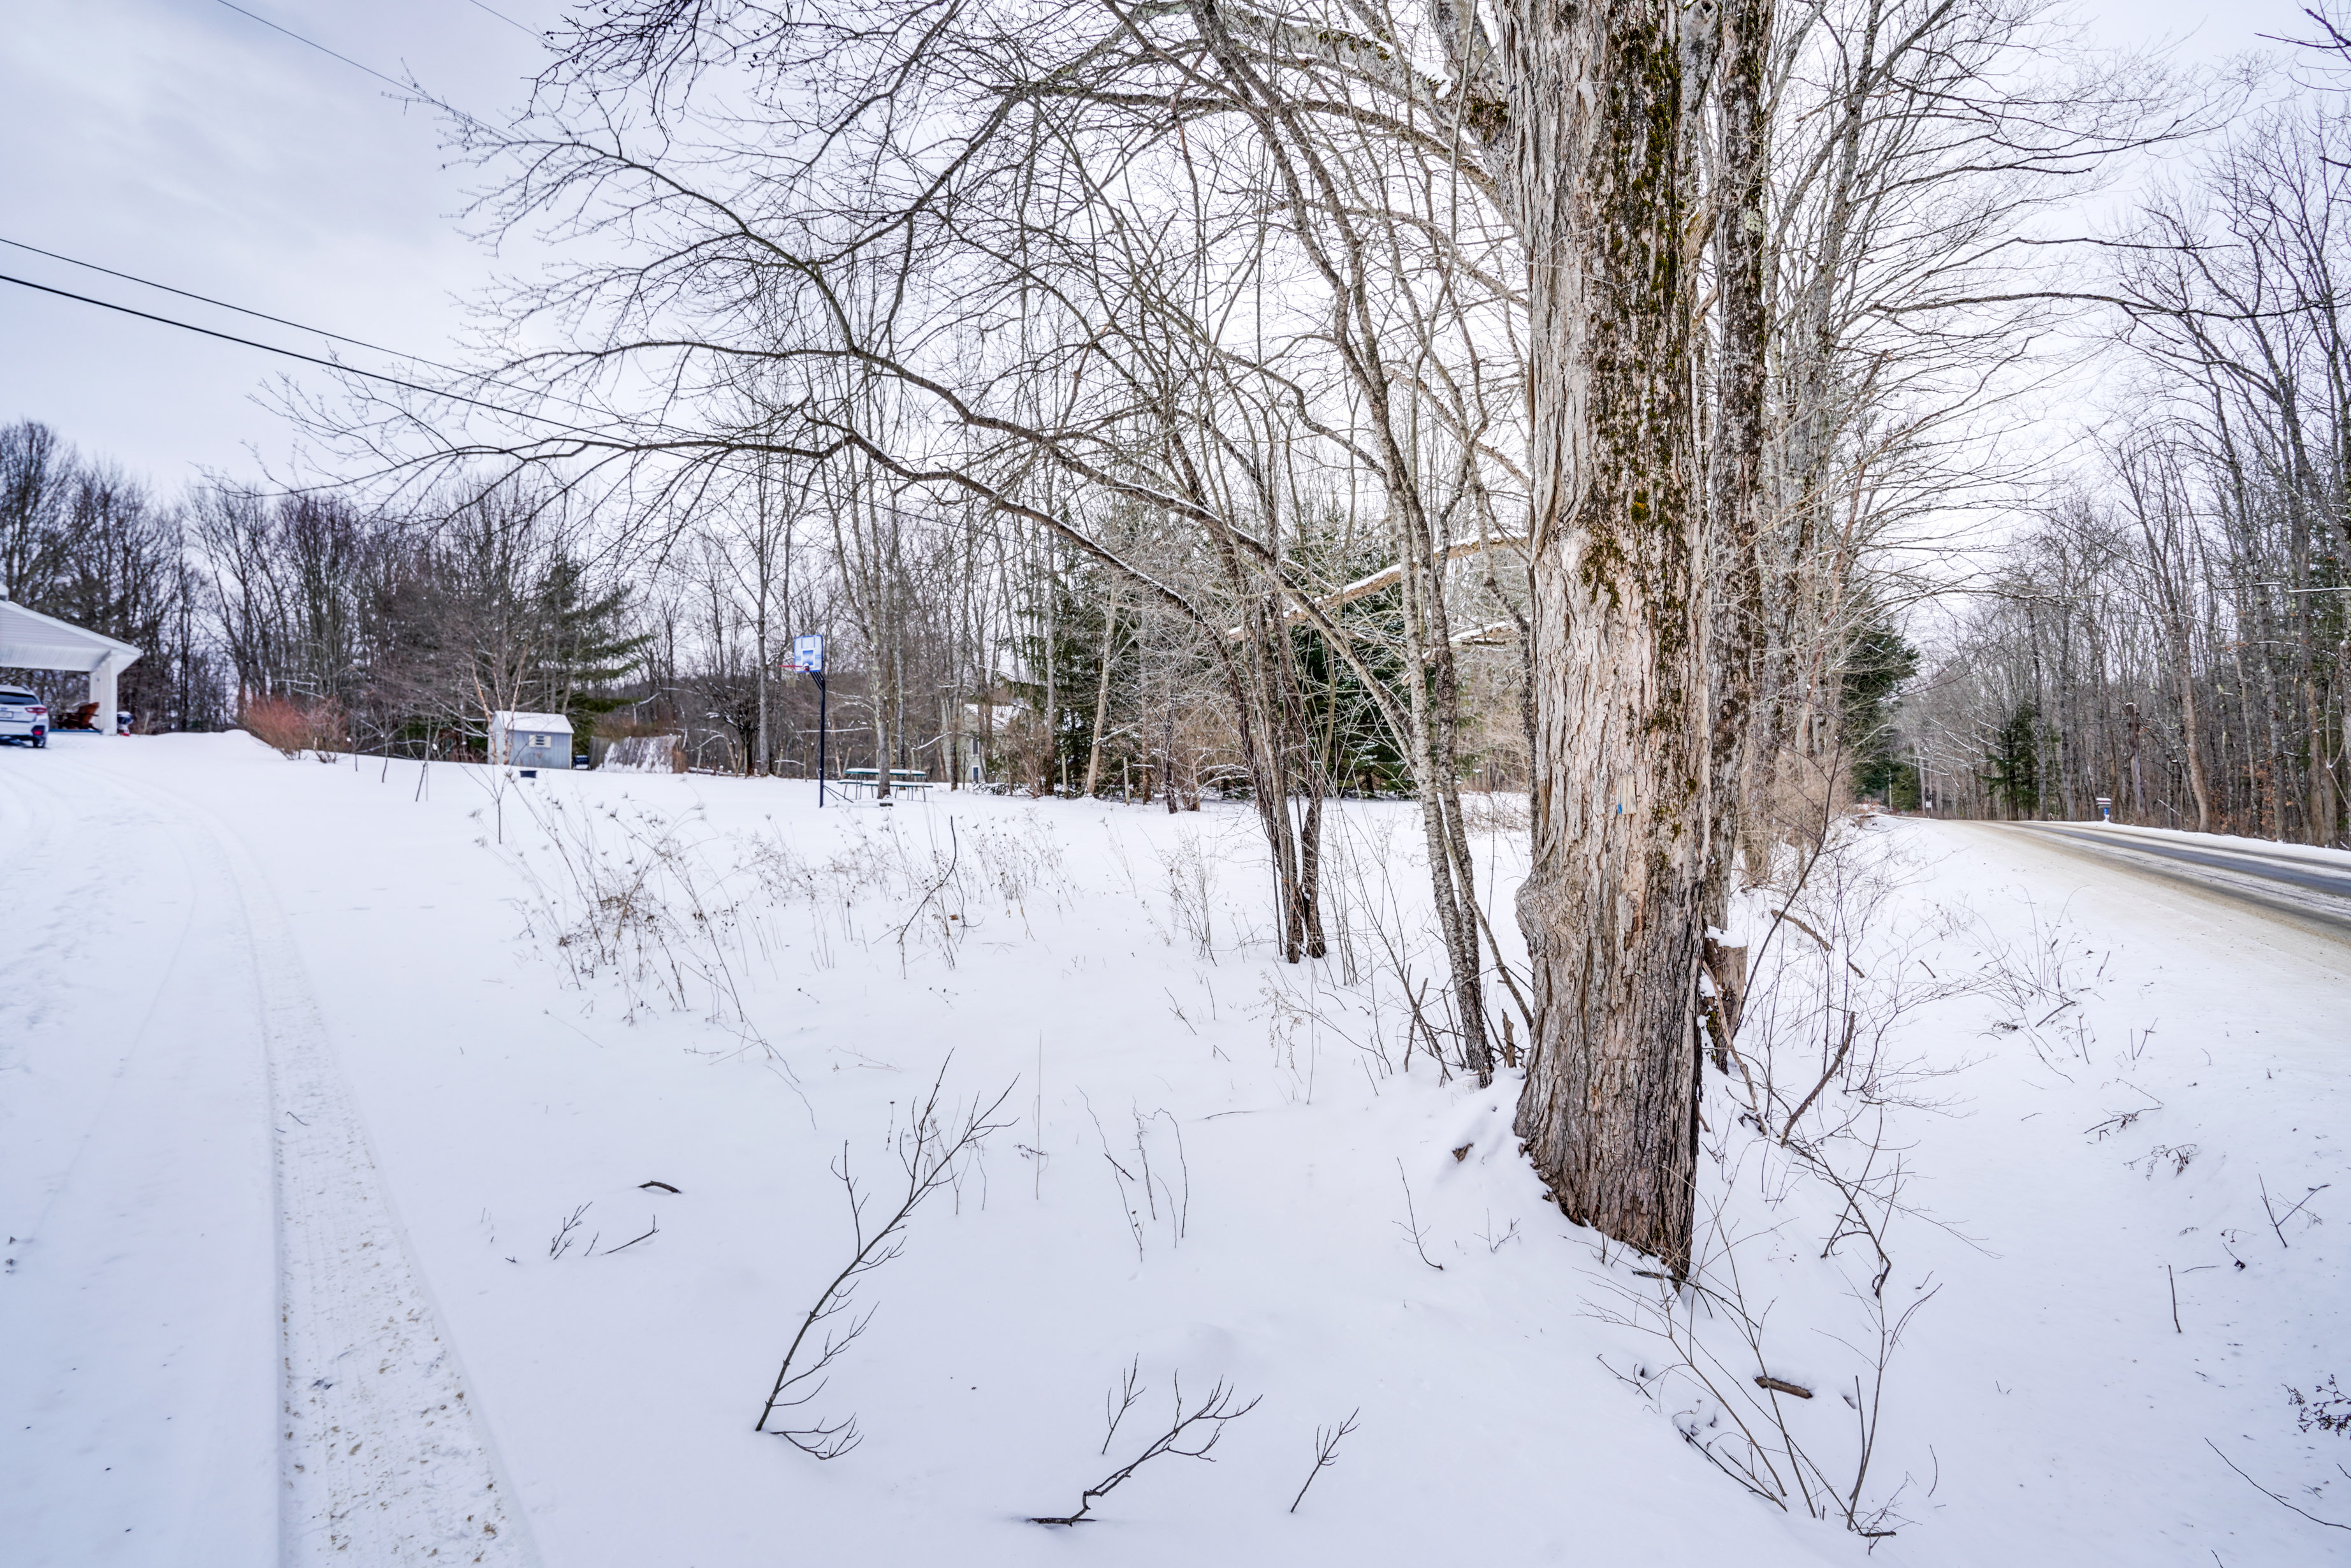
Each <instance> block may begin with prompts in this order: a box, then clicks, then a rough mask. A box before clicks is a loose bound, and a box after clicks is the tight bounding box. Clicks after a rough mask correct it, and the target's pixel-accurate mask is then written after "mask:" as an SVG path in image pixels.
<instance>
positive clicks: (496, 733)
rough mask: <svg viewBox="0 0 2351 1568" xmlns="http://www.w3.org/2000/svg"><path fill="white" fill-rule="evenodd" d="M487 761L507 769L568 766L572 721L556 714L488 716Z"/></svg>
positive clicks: (569, 762) (497, 714)
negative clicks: (488, 743)
mask: <svg viewBox="0 0 2351 1568" xmlns="http://www.w3.org/2000/svg"><path fill="white" fill-rule="evenodd" d="M490 762H491V764H492V765H493V766H495V767H506V768H569V767H570V766H571V721H570V720H569V719H568V718H566V717H564V716H562V715H561V714H559V713H494V714H492V715H490Z"/></svg>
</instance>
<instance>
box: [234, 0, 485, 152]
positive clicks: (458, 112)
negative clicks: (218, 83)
mask: <svg viewBox="0 0 2351 1568" xmlns="http://www.w3.org/2000/svg"><path fill="white" fill-rule="evenodd" d="M220 3H221V4H222V5H225V6H227V7H228V8H229V9H230V10H232V11H234V12H235V13H236V14H237V15H238V16H244V17H247V18H249V19H250V20H253V21H256V22H258V23H260V24H261V25H262V26H265V27H266V28H268V29H269V30H270V31H271V32H273V33H283V34H285V35H286V37H289V38H291V39H293V40H294V41H295V42H296V43H298V44H300V45H302V46H304V47H307V48H313V49H316V50H318V51H319V53H320V54H322V55H325V56H327V57H329V59H337V60H340V61H342V62H343V64H345V65H347V66H349V67H350V68H351V69H353V70H355V71H365V72H366V73H367V74H368V75H370V76H371V77H373V78H375V79H376V80H378V81H380V82H382V83H383V84H385V85H386V86H387V87H394V88H398V89H400V90H401V91H402V93H404V94H407V95H409V96H410V97H412V98H415V97H422V98H423V99H424V101H425V102H427V103H430V104H432V105H433V106H434V108H435V109H442V110H447V111H448V112H449V113H451V114H454V115H455V116H456V117H457V118H458V119H460V120H465V122H466V123H468V124H470V125H474V126H477V127H479V128H480V129H482V130H484V131H487V130H489V129H490V127H489V126H488V125H487V124H486V123H484V122H483V121H482V120H477V119H475V117H474V116H472V115H470V114H467V113H466V112H465V110H462V109H459V108H457V107H456V106H455V104H451V103H445V102H444V101H442V100H441V99H437V98H435V97H434V96H433V95H432V94H431V93H428V92H426V91H425V90H424V89H423V88H422V87H421V86H419V85H418V84H417V83H416V82H414V81H413V80H412V81H399V80H396V79H394V78H392V77H388V76H386V75H384V74H383V73H382V72H381V71H380V70H378V69H376V68H374V67H373V66H363V65H361V64H360V62H359V61H357V60H355V59H353V58H351V57H350V56H349V55H346V54H340V53H339V52H337V51H336V50H333V49H330V48H329V47H327V46H326V45H324V44H321V43H319V42H318V41H317V40H316V39H313V38H306V37H303V36H302V35H301V34H299V33H298V32H296V31H295V30H294V29H293V28H291V27H286V26H279V25H278V24H277V23H276V22H273V21H271V20H270V19H269V18H268V17H266V16H262V15H260V14H259V13H257V12H254V11H248V10H246V8H245V7H244V6H242V5H237V4H236V0H220ZM474 3H475V5H481V0H474ZM482 9H483V10H485V11H489V9H490V8H489V7H488V6H486V5H483V6H482ZM490 15H492V16H497V17H498V20H499V21H501V22H508V23H512V25H514V26H518V27H519V26H522V24H521V23H519V22H515V21H514V18H512V17H511V16H498V13H496V12H495V11H490ZM523 31H524V32H526V33H528V32H529V31H530V29H529V28H528V27H523Z"/></svg>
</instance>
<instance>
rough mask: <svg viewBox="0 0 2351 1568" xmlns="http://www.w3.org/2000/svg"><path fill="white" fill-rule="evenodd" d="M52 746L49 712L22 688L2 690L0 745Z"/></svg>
mask: <svg viewBox="0 0 2351 1568" xmlns="http://www.w3.org/2000/svg"><path fill="white" fill-rule="evenodd" d="M18 741H23V742H24V743H25V744H26V745H27V746H47V745H48V743H49V710H48V708H47V706H44V705H43V704H42V702H41V699H40V698H38V697H37V696H35V695H33V694H32V693H30V692H28V691H26V690H25V688H24V687H22V686H0V742H5V743H6V744H8V745H10V746H14V745H16V743H17V742H18Z"/></svg>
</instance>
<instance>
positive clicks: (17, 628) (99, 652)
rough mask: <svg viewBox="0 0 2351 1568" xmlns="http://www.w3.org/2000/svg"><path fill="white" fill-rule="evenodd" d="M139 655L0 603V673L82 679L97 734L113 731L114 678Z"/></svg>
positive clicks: (9, 602)
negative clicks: (71, 674) (64, 674)
mask: <svg viewBox="0 0 2351 1568" xmlns="http://www.w3.org/2000/svg"><path fill="white" fill-rule="evenodd" d="M139 653H140V650H138V649H136V648H134V647H132V646H131V644H130V643H118V642H116V641H115V640H114V639H113V638H111V637H108V636H103V635H101V634H99V632H89V631H84V630H83V629H82V628H81V627H79V626H76V625H74V624H72V623H71V622H65V621H60V620H58V619H57V617H56V616H54V615H44V614H42V613H41V612H39V611H37V610H27V609H26V608H25V607H24V606H23V605H21V604H19V603H17V602H16V601H15V600H13V599H0V669H5V670H71V671H76V672H78V673H80V674H86V675H88V676H89V700H90V701H91V702H94V703H96V704H97V705H98V716H97V718H96V720H95V723H96V725H97V727H98V732H99V734H100V735H112V734H113V733H114V716H115V713H116V711H117V693H116V690H115V677H116V676H118V675H120V674H121V673H122V672H123V671H124V670H125V669H128V668H129V667H130V665H131V663H132V661H134V660H136V659H137V658H138V657H139Z"/></svg>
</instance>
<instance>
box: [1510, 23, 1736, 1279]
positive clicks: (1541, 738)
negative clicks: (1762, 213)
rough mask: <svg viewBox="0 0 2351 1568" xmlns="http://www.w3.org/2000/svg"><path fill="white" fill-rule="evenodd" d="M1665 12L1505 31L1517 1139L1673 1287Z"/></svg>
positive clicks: (1692, 931)
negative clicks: (1519, 832)
mask: <svg viewBox="0 0 2351 1568" xmlns="http://www.w3.org/2000/svg"><path fill="white" fill-rule="evenodd" d="M1505 22H1506V25H1505V28H1504V31H1505V35H1506V45H1507V47H1506V54H1507V60H1506V63H1505V69H1506V70H1507V72H1508V73H1509V76H1510V116H1511V120H1512V124H1513V127H1514V131H1515V135H1516V141H1517V145H1516V146H1515V148H1514V150H1513V151H1514V154H1515V155H1514V157H1513V159H1512V162H1511V167H1510V195H1511V197H1512V200H1513V205H1514V206H1515V208H1516V210H1517V216H1518V218H1519V222H1520V227H1521V232H1522V233H1523V235H1524V237H1525V240H1526V245H1527V251H1528V255H1529V275H1530V276H1529V303H1530V317H1531V319H1530V337H1531V348H1530V362H1529V371H1530V378H1531V383H1532V384H1531V400H1532V404H1533V444H1534V448H1533V457H1534V476H1533V477H1534V496H1533V525H1534V545H1533V554H1534V627H1535V651H1536V668H1535V708H1536V731H1537V740H1538V742H1539V746H1538V748H1537V752H1536V757H1535V767H1536V777H1535V789H1534V866H1533V870H1532V873H1531V875H1530V876H1529V877H1528V879H1527V882H1526V884H1525V887H1524V889H1523V890H1522V891H1521V892H1520V895H1519V920H1520V925H1521V926H1522V927H1523V928H1524V929H1525V931H1526V934H1527V942H1528V946H1529V948H1530V950H1531V954H1532V956H1533V961H1534V968H1535V987H1536V1007H1537V1013H1536V1019H1535V1033H1536V1039H1535V1046H1534V1051H1535V1054H1534V1058H1533V1061H1532V1062H1531V1066H1530V1068H1529V1071H1528V1075H1527V1084H1526V1089H1525V1092H1524V1093H1523V1095H1522V1097H1521V1098H1520V1104H1519V1113H1518V1123H1517V1125H1518V1130H1519V1133H1520V1136H1521V1137H1523V1138H1524V1139H1525V1140H1526V1141H1527V1145H1528V1149H1529V1153H1530V1154H1531V1155H1532V1157H1533V1159H1534V1162H1535V1165H1536V1167H1537V1169H1538V1170H1539V1171H1540V1172H1541V1174H1542V1175H1543V1176H1544V1177H1545V1179H1546V1180H1548V1181H1549V1182H1550V1184H1551V1187H1552V1194H1553V1196H1554V1197H1556V1198H1557V1200H1558V1202H1559V1204H1560V1207H1562V1210H1564V1211H1565V1212H1566V1214H1567V1215H1568V1217H1569V1218H1572V1219H1575V1220H1578V1221H1581V1222H1583V1223H1586V1224H1590V1225H1592V1226H1594V1227H1596V1228H1599V1229H1600V1230H1602V1231H1603V1232H1604V1233H1605V1234H1607V1235H1609V1236H1612V1237H1614V1238H1615V1239H1618V1240H1620V1241H1624V1242H1626V1243H1628V1244H1630V1245H1631V1246H1633V1247H1635V1248H1638V1249H1641V1250H1642V1251H1645V1252H1649V1253H1652V1254H1655V1255H1656V1257H1658V1258H1659V1259H1661V1260H1664V1261H1665V1263H1666V1264H1667V1267H1668V1268H1670V1269H1671V1270H1674V1271H1675V1272H1676V1273H1677V1274H1679V1273H1681V1272H1683V1271H1685V1270H1687V1267H1688V1264H1689V1253H1690V1231H1691V1212H1692V1194H1691V1179H1692V1175H1693V1170H1694V1167H1695V1165H1696V1161H1697V1131H1698V1129H1697V1103H1696V1091H1697V1081H1698V1071H1697V1070H1698V1042H1697V1025H1698V1006H1697V1004H1698V965H1699V954H1700V949H1701V946H1702V940H1703V937H1704V933H1705V927H1704V920H1703V915H1702V900H1703V892H1704V879H1705V869H1706V857H1707V842H1706V839H1707V831H1708V815H1709V810H1710V807H1709V800H1708V795H1709V790H1708V773H1707V760H1708V758H1707V750H1708V725H1707V723H1706V719H1707V714H1706V702H1705V669H1704V648H1703V645H1702V643H1703V628H1704V626H1705V621H1704V615H1703V611H1704V606H1703V604H1702V602H1701V585H1702V578H1703V574H1702V571H1701V565H1702V562H1703V559H1704V557H1703V549H1704V544H1705V529H1704V527H1703V524H1702V520H1701V507H1700V506H1699V504H1698V503H1699V497H1698V486H1697V484H1696V483H1695V475H1694V472H1693V471H1694V468H1695V465H1696V456H1695V453H1694V449H1693V447H1694V443H1693V432H1692V391H1691V385H1690V369H1691V366H1690V333H1691V327H1690V309H1689V306H1690V300H1689V288H1690V280H1689V278H1688V277H1687V276H1686V275H1685V272H1684V269H1683V267H1682V251H1681V246H1682V236H1683V225H1684V222H1685V218H1686V215H1687V213H1686V207H1685V203H1684V193H1683V190H1682V184H1683V171H1682V159H1681V153H1682V125H1681V115H1682V104H1681V74H1682V73H1681V64H1680V58H1679V51H1678V48H1677V43H1678V39H1677V26H1676V23H1677V6H1675V5H1672V4H1671V3H1670V0H1595V3H1591V4H1567V3H1564V0H1551V3H1548V4H1546V3H1533V4H1526V5H1519V6H1513V7H1510V8H1509V9H1508V10H1507V11H1506V14H1505Z"/></svg>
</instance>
